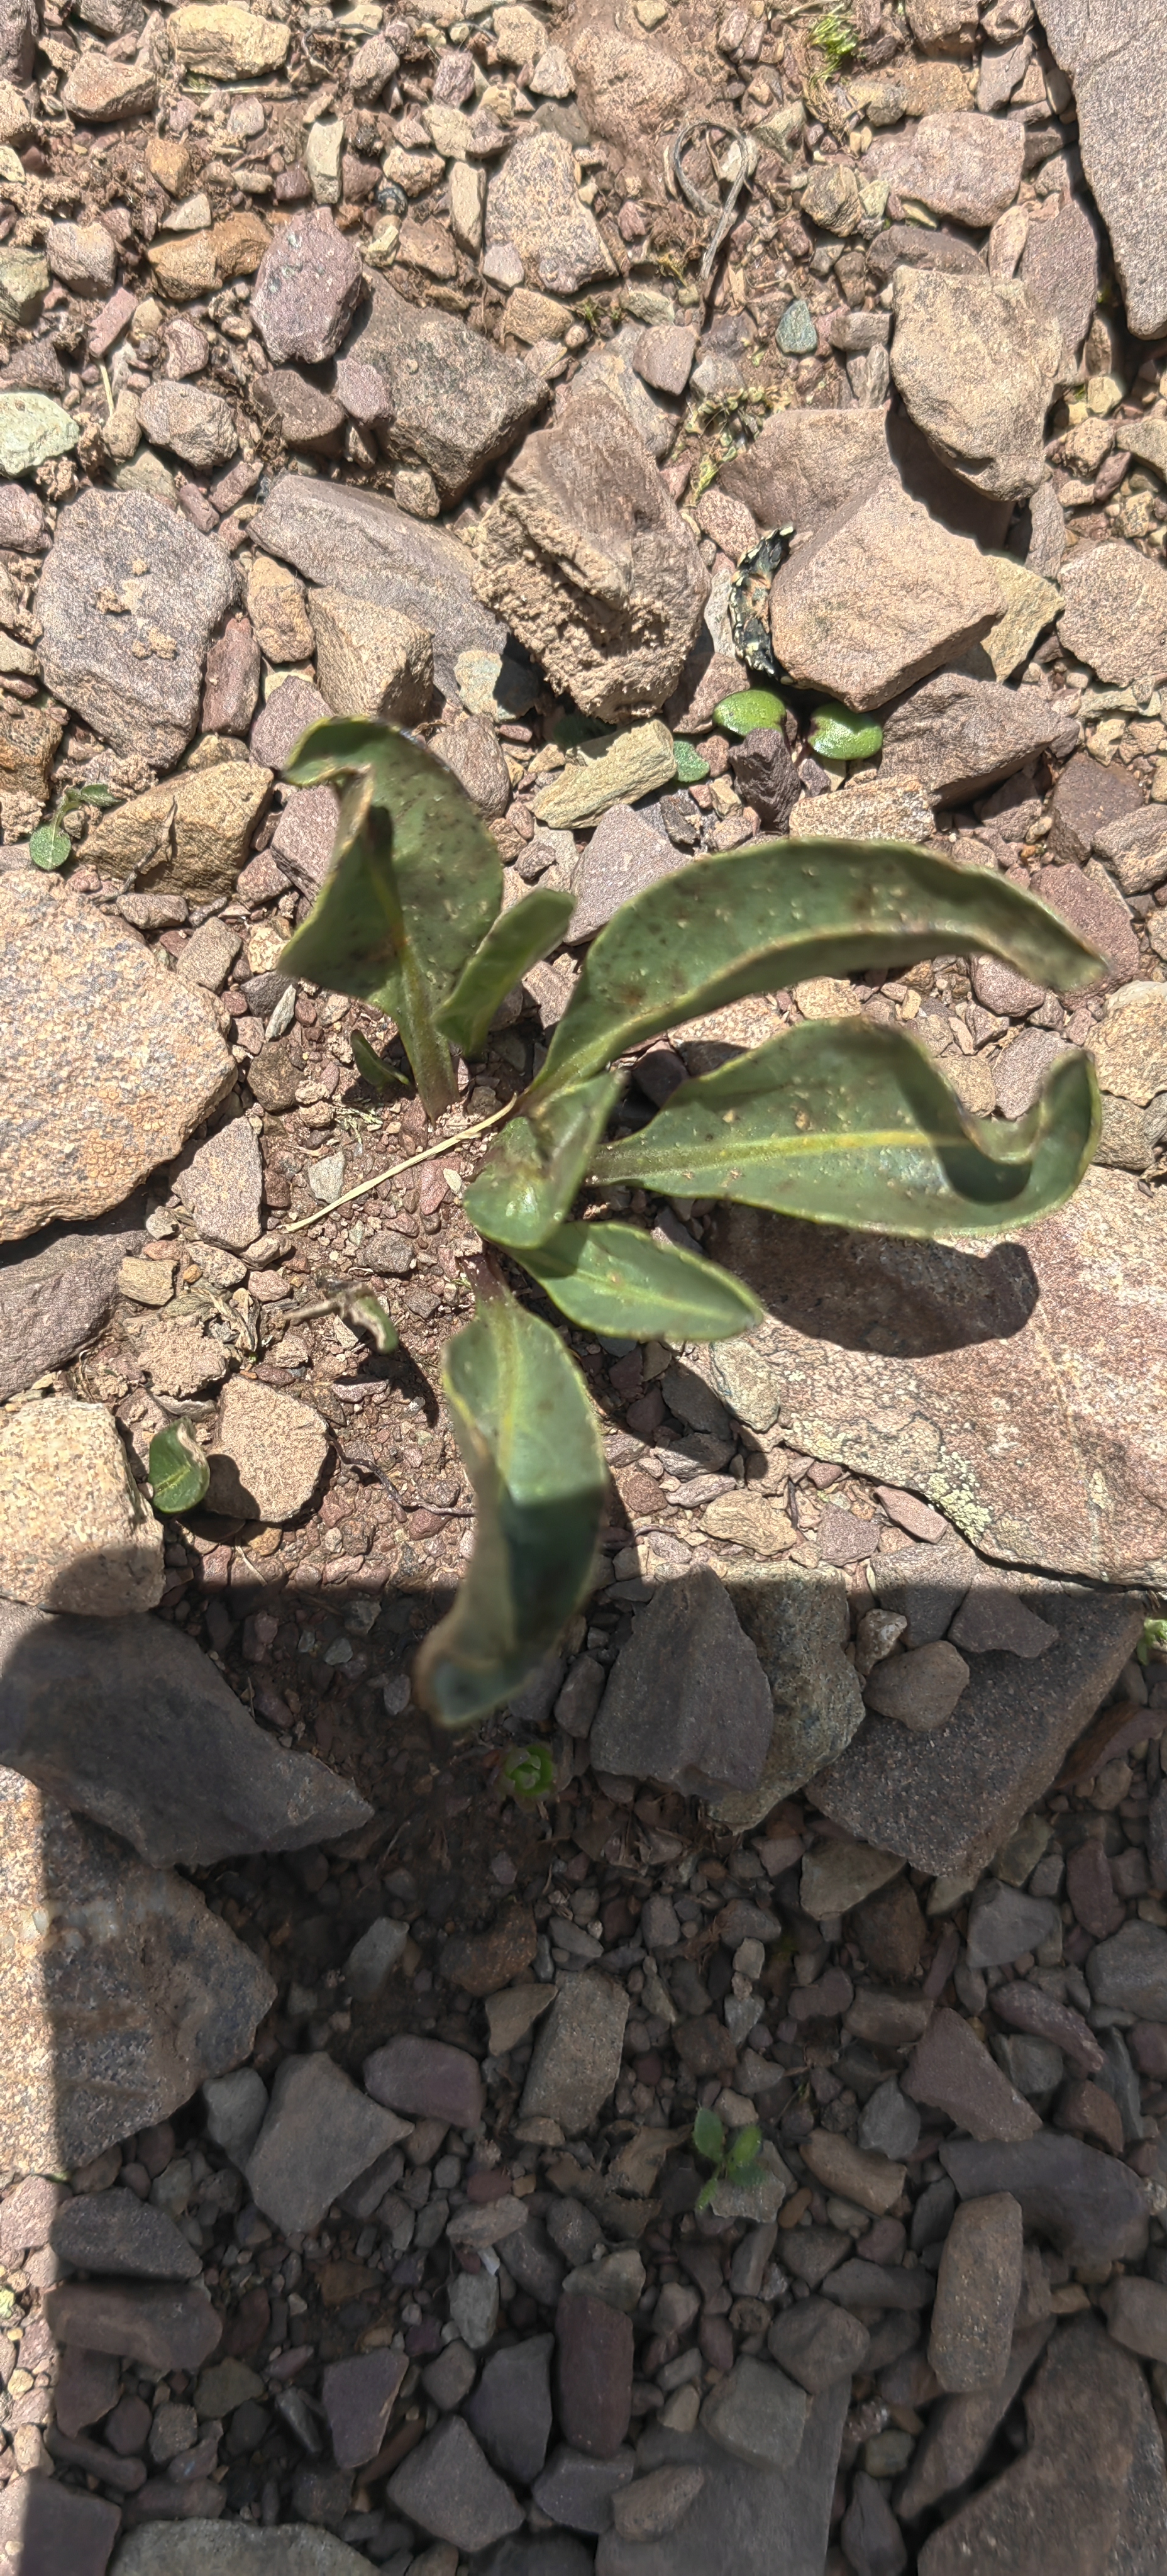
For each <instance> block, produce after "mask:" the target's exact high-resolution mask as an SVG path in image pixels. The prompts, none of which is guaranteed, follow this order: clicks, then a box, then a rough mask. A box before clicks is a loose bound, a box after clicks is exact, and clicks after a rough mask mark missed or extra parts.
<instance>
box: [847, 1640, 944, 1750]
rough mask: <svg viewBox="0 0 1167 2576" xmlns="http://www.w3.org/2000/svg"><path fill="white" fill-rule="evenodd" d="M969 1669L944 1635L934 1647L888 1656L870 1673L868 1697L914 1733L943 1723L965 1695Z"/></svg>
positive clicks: (881, 1711) (872, 1704)
mask: <svg viewBox="0 0 1167 2576" xmlns="http://www.w3.org/2000/svg"><path fill="white" fill-rule="evenodd" d="M968 1677H969V1668H968V1665H967V1664H966V1662H965V1660H964V1657H963V1655H958V1653H957V1651H956V1648H955V1646H950V1645H949V1644H948V1642H947V1640H946V1639H945V1638H943V1637H942V1638H940V1639H939V1640H938V1641H937V1643H936V1644H935V1645H934V1646H912V1647H911V1648H909V1651H908V1653H907V1654H906V1655H887V1656H885V1657H884V1660H883V1662H882V1663H881V1664H877V1665H876V1667H875V1670H874V1672H873V1673H872V1674H871V1675H870V1677H869V1679H868V1682H867V1688H866V1699H867V1705H868V1707H869V1708H873V1709H876V1710H877V1711H878V1713H879V1715H880V1716H881V1717H890V1718H894V1719H895V1720H896V1722H897V1724H898V1725H900V1726H906V1727H908V1728H909V1729H910V1731H911V1733H912V1734H913V1735H919V1734H924V1733H927V1732H928V1730H929V1729H930V1728H932V1727H934V1726H943V1725H944V1724H945V1723H946V1722H947V1720H948V1719H949V1718H950V1717H951V1715H952V1712H953V1710H954V1708H956V1706H957V1705H958V1703H959V1701H960V1699H961V1698H962V1696H963V1693H964V1689H965V1685H966V1683H967V1681H968Z"/></svg>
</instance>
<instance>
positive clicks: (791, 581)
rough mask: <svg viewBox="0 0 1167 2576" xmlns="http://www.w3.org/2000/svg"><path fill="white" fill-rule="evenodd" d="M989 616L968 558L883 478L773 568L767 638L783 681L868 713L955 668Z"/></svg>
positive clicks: (981, 569) (985, 586)
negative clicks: (809, 686) (941, 669)
mask: <svg viewBox="0 0 1167 2576" xmlns="http://www.w3.org/2000/svg"><path fill="white" fill-rule="evenodd" d="M1164 578H1165V580H1167V576H1164ZM1001 608H1002V600H1001V594H1000V591H999V589H998V587H997V584H996V581H995V580H994V578H993V574H992V569H991V567H990V565H989V564H988V563H987V562H986V561H985V559H984V558H983V556H981V555H980V554H979V553H978V551H977V549H976V547H975V546H973V545H971V544H970V543H969V541H968V540H967V538H963V537H956V536H953V535H952V534H951V533H950V532H949V530H948V529H947V528H944V527H941V525H940V524H939V522H938V521H936V520H934V519H932V518H930V517H929V515H928V512H927V511H926V510H925V509H924V508H922V506H921V505H920V503H919V502H917V501H913V500H911V499H910V498H909V496H908V494H907V493H906V492H905V491H904V489H903V486H902V485H901V484H900V482H899V481H898V479H897V478H896V477H894V476H892V475H885V476H884V477H883V479H882V480H881V481H879V482H878V483H875V484H873V485H872V486H871V487H870V488H869V489H868V491H867V492H866V493H865V494H863V495H862V496H861V497H860V498H859V499H858V500H857V501H855V502H853V503H848V504H844V506H843V507H842V508H841V509H839V510H838V511H837V512H836V514H835V515H834V517H833V518H828V519H825V520H823V521H822V522H821V523H820V525H819V527H818V530H817V532H816V534H815V535H814V536H812V537H811V538H810V539H809V540H808V542H807V543H806V545H804V546H799V547H797V548H796V549H795V551H794V552H793V553H792V554H791V555H790V556H789V557H788V559H787V561H786V562H785V563H784V564H783V565H782V566H781V568H780V570H779V571H778V573H777V574H776V575H775V578H774V581H773V583H772V585H771V590H770V632H771V635H772V637H773V642H774V651H775V653H776V655H777V657H778V659H779V661H780V662H781V664H782V666H783V668H784V669H785V670H788V671H789V672H790V674H791V677H792V678H793V679H795V680H798V681H800V682H803V683H813V684H814V686H815V687H818V688H823V689H828V688H829V689H833V690H835V691H837V692H838V694H839V695H840V696H842V697H843V698H845V699H846V701H847V703H848V705H850V706H854V707H876V706H882V705H883V704H884V702H885V701H886V700H887V699H888V698H891V697H894V696H896V695H897V693H898V692H899V691H900V690H901V689H905V688H907V687H909V686H910V684H911V682H912V681H913V680H918V679H922V678H923V677H924V675H925V673H927V672H928V671H934V670H935V669H936V668H937V667H938V665H940V664H942V663H945V662H955V661H958V660H959V659H960V657H961V655H962V654H963V653H965V652H967V650H968V648H969V646H970V645H971V644H975V643H978V642H979V640H980V638H981V636H982V635H984V634H986V633H987V632H988V629H989V627H990V626H991V625H992V624H993V623H994V621H995V619H996V618H998V617H999V616H1000V614H1001Z"/></svg>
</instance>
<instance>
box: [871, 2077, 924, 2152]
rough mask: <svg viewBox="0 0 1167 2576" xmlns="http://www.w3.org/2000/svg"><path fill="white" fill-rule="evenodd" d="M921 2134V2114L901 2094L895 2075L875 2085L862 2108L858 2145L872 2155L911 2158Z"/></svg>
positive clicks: (912, 2103)
mask: <svg viewBox="0 0 1167 2576" xmlns="http://www.w3.org/2000/svg"><path fill="white" fill-rule="evenodd" d="M919 2135H920V2114H919V2112H918V2111H917V2109H916V2106H915V2103H914V2102H909V2101H908V2100H907V2099H906V2098H905V2096H904V2094H903V2093H902V2092H901V2090H900V2087H899V2085H898V2084H897V2082H896V2079H895V2077H894V2075H889V2076H888V2077H887V2080H886V2082H885V2083H883V2084H877V2085H876V2088H875V2091H874V2093H872V2094H870V2095H869V2097H868V2099H867V2101H866V2102H865V2103H864V2105H863V2110H862V2113H861V2115H860V2120H859V2144H860V2146H861V2147H864V2148H866V2149H867V2151H868V2152H869V2153H871V2154H875V2155H880V2156H892V2157H904V2156H910V2155H911V2154H912V2153H913V2150H914V2148H915V2146H916V2142H917V2139H918V2138H919Z"/></svg>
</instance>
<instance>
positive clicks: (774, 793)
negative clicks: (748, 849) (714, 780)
mask: <svg viewBox="0 0 1167 2576" xmlns="http://www.w3.org/2000/svg"><path fill="white" fill-rule="evenodd" d="M729 758H730V767H731V769H732V770H733V782H734V786H735V787H736V789H737V792H738V795H739V796H740V797H741V800H742V803H743V805H751V806H752V807H753V809H754V812H755V814H756V815H757V817H758V821H759V823H760V824H761V825H762V827H763V830H764V831H767V832H784V831H785V830H786V829H787V826H788V824H789V822H790V817H791V815H792V813H793V811H794V807H795V805H796V803H797V801H798V797H799V795H800V793H801V786H800V781H799V776H798V772H797V770H796V768H795V766H794V762H793V761H792V759H791V757H790V753H789V751H788V750H787V748H786V737H785V734H783V733H779V732H778V731H776V730H775V729H774V728H773V727H772V726H769V725H759V726H758V727H757V729H756V731H755V732H753V733H751V734H747V736H746V739H745V741H744V742H743V743H741V744H739V745H738V746H737V748H736V749H734V748H731V750H730V755H729Z"/></svg>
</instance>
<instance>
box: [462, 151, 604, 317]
mask: <svg viewBox="0 0 1167 2576" xmlns="http://www.w3.org/2000/svg"><path fill="white" fill-rule="evenodd" d="M486 240H487V245H488V247H489V246H490V245H492V244H493V243H496V242H505V243H507V244H508V245H509V246H511V247H513V249H515V250H516V251H517V252H518V254H519V256H520V258H521V259H523V260H525V261H530V262H531V263H532V264H533V266H534V269H535V273H536V275H537V277H538V280H539V284H540V285H541V286H543V287H546V289H547V292H548V293H549V294H550V295H567V296H572V295H578V294H580V293H581V292H582V290H583V289H584V288H585V287H588V286H597V285H603V284H605V283H606V282H607V280H608V279H609V278H610V277H611V276H612V274H613V264H612V258H611V254H610V252H609V251H608V249H607V246H606V244H605V241H604V237H603V234H602V233H601V231H600V228H599V225H598V224H597V222H596V219H595V216H594V215H593V214H592V213H591V211H590V209H589V208H588V207H586V206H584V205H581V203H580V200H579V197H578V195H577V193H576V185H575V171H574V165H573V160H572V147H571V145H570V144H569V143H567V142H565V141H564V139H563V137H562V135H559V134H549V133H546V132H543V131H540V130H538V129H528V131H527V132H526V133H523V134H520V135H519V137H518V140H517V141H516V142H515V143H513V144H512V145H511V149H510V151H509V153H508V155H507V158H506V160H505V162H504V163H503V166H502V168H501V170H500V171H499V172H498V174H497V176H496V177H494V178H493V179H492V180H491V182H490V186H489V190H488V193H487V200H486Z"/></svg>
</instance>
